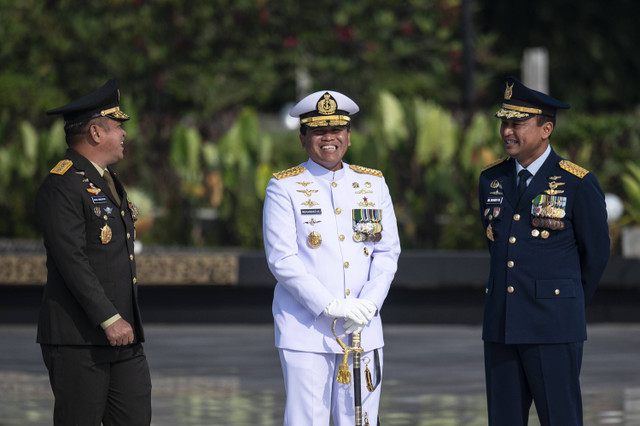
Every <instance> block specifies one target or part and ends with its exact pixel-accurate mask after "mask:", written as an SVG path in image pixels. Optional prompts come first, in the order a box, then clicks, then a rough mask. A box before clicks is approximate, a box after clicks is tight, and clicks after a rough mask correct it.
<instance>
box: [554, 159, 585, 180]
mask: <svg viewBox="0 0 640 426" xmlns="http://www.w3.org/2000/svg"><path fill="white" fill-rule="evenodd" d="M559 166H560V168H561V169H563V170H566V171H568V172H569V173H571V174H572V175H576V176H578V177H579V178H580V179H582V178H583V177H585V176H586V175H587V174H588V173H589V170H587V169H583V168H582V167H580V166H578V165H577V164H573V163H572V162H571V161H567V160H562V161H561V162H560V164H559Z"/></svg>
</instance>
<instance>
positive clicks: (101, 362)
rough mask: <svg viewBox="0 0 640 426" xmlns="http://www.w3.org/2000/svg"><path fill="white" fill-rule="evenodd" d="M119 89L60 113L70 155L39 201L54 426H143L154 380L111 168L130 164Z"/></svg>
mask: <svg viewBox="0 0 640 426" xmlns="http://www.w3.org/2000/svg"><path fill="white" fill-rule="evenodd" d="M119 100H120V93H119V91H118V86H117V84H116V82H115V80H109V81H108V82H107V83H106V84H105V85H104V86H102V87H101V88H100V89H98V90H96V91H95V92H92V93H90V94H88V95H86V96H83V97H82V98H80V99H76V100H75V101H73V102H71V103H69V104H67V105H64V106H62V107H59V108H56V109H53V110H50V111H47V113H48V114H62V115H63V117H64V121H65V134H66V140H67V144H68V145H69V149H68V150H67V153H66V155H65V158H64V160H62V161H60V162H59V163H58V164H57V165H56V166H55V167H54V168H53V169H52V170H51V172H50V173H49V175H48V176H47V177H46V178H45V179H44V181H43V182H42V185H41V186H40V190H39V191H38V195H37V198H36V210H37V215H38V221H39V223H40V227H41V228H42V232H43V234H44V245H45V247H46V249H47V270H48V273H47V285H46V286H45V289H44V295H43V298H42V306H41V308H40V315H39V319H38V343H40V345H41V348H42V356H43V359H44V363H45V365H46V366H47V369H48V370H49V379H50V382H51V388H52V390H53V394H54V396H55V406H54V424H55V425H64V426H67V425H95V426H100V424H102V425H104V426H115V425H122V426H143V425H149V424H150V422H151V379H150V375H149V366H148V364H147V359H146V356H145V353H144V350H143V347H142V343H141V342H143V341H144V332H143V329H142V321H141V318H140V311H139V309H138V296H137V294H138V293H137V292H138V288H137V278H136V263H135V258H134V252H133V241H134V239H135V221H136V219H137V215H138V213H137V209H136V208H135V206H134V205H133V204H132V203H131V202H130V201H129V199H128V198H127V193H126V191H125V189H124V187H123V186H122V184H121V183H120V180H119V179H118V178H117V176H115V174H114V173H113V170H112V169H111V166H112V165H113V164H114V163H116V162H118V161H119V160H121V159H122V158H123V157H124V137H125V135H126V132H125V131H124V129H123V128H122V123H123V122H125V121H127V120H129V117H128V116H127V115H126V114H125V113H124V112H123V111H122V110H120V107H119Z"/></svg>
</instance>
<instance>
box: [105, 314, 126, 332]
mask: <svg viewBox="0 0 640 426" xmlns="http://www.w3.org/2000/svg"><path fill="white" fill-rule="evenodd" d="M120 318H122V317H121V316H120V314H115V315H114V316H112V317H111V318H109V319H108V320H106V321H104V322H102V323H101V324H100V327H102V329H103V330H106V329H107V327H109V326H110V325H111V324H113V323H114V322H116V321H118V320H119V319H120Z"/></svg>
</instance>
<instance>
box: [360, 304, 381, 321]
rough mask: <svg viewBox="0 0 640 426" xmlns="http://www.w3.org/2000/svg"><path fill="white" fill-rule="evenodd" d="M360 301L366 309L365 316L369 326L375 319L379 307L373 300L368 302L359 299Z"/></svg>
mask: <svg viewBox="0 0 640 426" xmlns="http://www.w3.org/2000/svg"><path fill="white" fill-rule="evenodd" d="M358 300H359V301H360V303H361V304H362V305H363V306H364V307H365V309H366V313H365V316H366V317H367V324H368V323H369V321H371V320H372V319H373V317H374V316H375V315H376V312H378V307H377V306H376V304H375V303H373V302H372V301H371V300H367V299H358Z"/></svg>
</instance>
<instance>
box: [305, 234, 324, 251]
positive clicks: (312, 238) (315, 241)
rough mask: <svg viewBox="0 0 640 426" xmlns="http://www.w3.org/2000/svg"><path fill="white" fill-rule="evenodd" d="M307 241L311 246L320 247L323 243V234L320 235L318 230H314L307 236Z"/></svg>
mask: <svg viewBox="0 0 640 426" xmlns="http://www.w3.org/2000/svg"><path fill="white" fill-rule="evenodd" d="M307 243H309V247H311V248H314V249H315V248H318V247H320V245H321V244H322V236H320V234H318V233H317V232H316V231H313V232H312V233H310V234H309V236H308V237H307Z"/></svg>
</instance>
